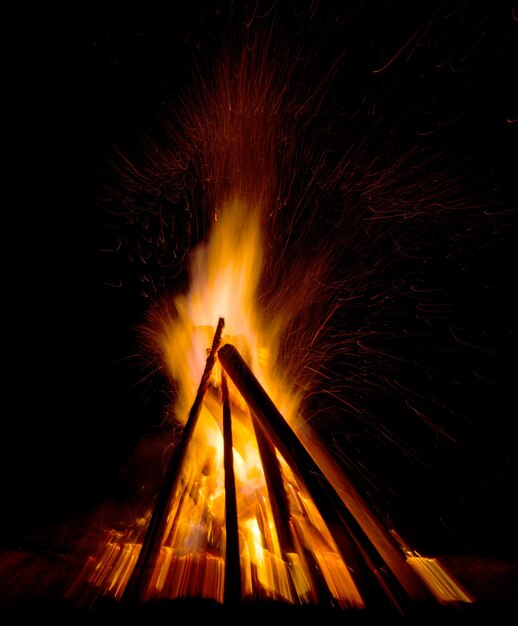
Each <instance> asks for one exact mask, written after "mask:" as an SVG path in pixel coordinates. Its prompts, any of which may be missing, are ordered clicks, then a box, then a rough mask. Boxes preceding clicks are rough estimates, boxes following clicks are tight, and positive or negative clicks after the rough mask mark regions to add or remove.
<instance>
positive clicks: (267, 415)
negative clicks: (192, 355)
mask: <svg viewBox="0 0 518 626" xmlns="http://www.w3.org/2000/svg"><path fill="white" fill-rule="evenodd" d="M218 358H219V361H220V363H221V365H222V366H223V368H224V370H225V371H226V372H227V374H228V375H229V376H230V378H231V379H232V381H233V383H234V384H235V386H236V387H237V389H238V391H239V392H240V394H241V395H242V396H243V398H244V399H245V401H246V402H247V404H248V406H249V408H250V410H251V412H252V419H253V420H254V423H257V425H258V426H259V429H261V431H263V432H264V434H265V436H266V437H267V438H268V440H270V441H271V443H272V444H273V445H274V446H275V447H276V448H277V449H278V450H279V452H280V453H281V455H282V456H283V457H284V459H285V460H286V461H287V462H288V463H289V464H290V466H291V469H292V470H293V471H294V472H296V473H297V474H298V476H299V478H300V479H301V481H302V482H303V483H304V484H305V485H306V487H307V489H308V491H309V493H310V494H311V496H312V498H313V500H314V502H315V505H316V506H317V509H318V510H319V511H320V513H321V514H322V516H323V517H324V519H325V520H326V522H327V524H328V526H329V529H330V531H331V533H332V535H333V537H334V539H335V541H336V543H337V545H338V547H339V549H340V551H341V552H342V554H343V556H344V558H345V559H346V561H347V563H348V564H349V565H350V567H351V569H352V572H353V578H354V581H355V583H356V585H357V587H358V590H359V592H360V594H361V596H362V597H363V598H364V600H365V601H366V603H367V604H371V605H373V606H383V605H384V604H387V603H388V604H389V605H390V606H392V608H395V609H396V610H397V611H398V612H399V613H403V612H404V610H403V609H404V605H406V604H409V601H410V598H409V597H408V595H407V593H406V591H405V589H404V588H403V587H402V586H401V584H400V582H399V581H398V579H397V578H396V577H395V576H394V574H393V572H392V571H391V570H390V569H389V568H388V567H387V564H386V562H385V561H384V560H383V558H382V557H381V555H380V553H379V552H378V551H377V549H376V547H375V546H374V545H373V543H372V542H371V541H370V539H369V537H368V536H367V535H366V533H365V532H364V530H363V528H362V527H361V525H360V524H359V523H358V521H357V520H356V518H355V517H354V516H353V515H352V513H351V512H350V511H349V509H348V508H347V507H346V506H345V504H344V502H343V501H342V499H341V498H340V496H339V495H338V493H337V492H336V491H335V489H334V488H333V486H332V485H331V483H330V482H329V481H328V480H327V478H326V476H325V474H324V473H323V472H322V471H321V469H320V467H319V466H318V465H317V464H316V462H315V461H314V460H313V457H312V456H311V455H310V454H309V452H308V451H307V449H306V448H305V447H304V446H303V444H302V443H301V442H300V440H299V438H298V437H297V436H296V434H295V433H294V432H293V430H292V429H291V427H290V426H289V424H288V423H287V422H286V420H285V419H284V417H283V416H282V415H281V413H280V412H279V411H278V409H277V407H276V406H275V404H274V403H273V401H272V400H271V398H270V397H269V395H268V394H267V393H266V391H265V390H264V388H263V387H262V386H261V384H260V383H259V381H258V380H257V379H256V377H255V376H254V374H253V372H252V371H251V370H250V368H249V367H248V365H247V364H246V362H245V361H244V359H243V358H242V357H241V355H240V353H239V352H238V350H237V349H236V348H235V347H234V346H233V345H231V344H226V345H224V346H222V347H221V348H220V349H219V351H218ZM260 439H261V438H260V437H259V438H258V442H260ZM263 447H264V446H263ZM267 465H269V464H267ZM270 469H272V468H271V464H270ZM274 499H276V500H277V502H278V503H282V501H283V499H282V498H279V499H277V498H274ZM405 608H406V607H405Z"/></svg>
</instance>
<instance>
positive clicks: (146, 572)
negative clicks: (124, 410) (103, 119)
mask: <svg viewBox="0 0 518 626" xmlns="http://www.w3.org/2000/svg"><path fill="white" fill-rule="evenodd" d="M224 325H225V320H224V319H223V318H222V317H220V318H219V320H218V325H217V327H216V332H215V333H214V339H213V342H212V346H211V349H210V352H209V355H208V357H207V361H206V363H205V369H204V371H203V374H202V377H201V380H200V384H199V386H198V390H197V393H196V397H195V399H194V402H193V404H192V407H191V410H190V411H189V416H188V418H187V422H186V424H185V428H184V430H183V432H182V438H181V440H180V443H179V445H178V447H177V448H176V450H175V452H174V453H173V456H172V457H171V460H170V462H169V466H168V468H167V471H166V474H165V476H164V479H163V481H162V486H161V488H160V491H159V493H158V496H157V500H156V503H155V506H154V509H153V514H152V516H151V520H150V522H149V526H148V529H147V531H146V536H145V537H144V542H143V544H142V548H141V550H140V553H139V557H138V559H137V563H136V565H135V569H134V570H133V572H132V575H131V578H130V580H129V582H128V585H127V587H126V590H125V592H124V598H125V599H133V600H140V599H143V597H144V592H145V589H146V587H147V585H148V582H149V579H150V577H151V575H152V572H153V566H154V563H155V562H156V559H157V556H158V553H159V551H160V544H161V539H162V536H163V534H164V529H165V525H166V522H167V511H168V508H169V503H170V501H171V497H172V494H174V492H175V487H176V484H177V481H178V478H179V476H180V467H181V466H182V463H183V460H184V458H185V454H186V451H187V446H188V444H189V441H190V440H191V437H192V433H193V431H194V427H195V426H196V422H197V420H198V416H199V414H200V409H201V405H202V402H203V397H204V395H205V392H206V391H207V387H208V385H209V379H210V375H211V372H212V368H213V367H214V363H215V361H216V353H217V350H218V348H219V344H220V342H221V333H222V332H223V327H224Z"/></svg>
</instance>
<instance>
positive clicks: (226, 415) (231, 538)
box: [221, 372, 242, 604]
mask: <svg viewBox="0 0 518 626" xmlns="http://www.w3.org/2000/svg"><path fill="white" fill-rule="evenodd" d="M221 394H222V402H223V446H224V460H223V463H224V467H225V527H226V552H225V603H226V604H239V603H240V602H241V600H242V597H241V595H242V594H241V564H240V561H239V534H238V522H237V497H236V482H235V478H234V460H233V452H232V415H231V411H230V398H229V395H228V384H227V376H226V374H225V372H222V373H221Z"/></svg>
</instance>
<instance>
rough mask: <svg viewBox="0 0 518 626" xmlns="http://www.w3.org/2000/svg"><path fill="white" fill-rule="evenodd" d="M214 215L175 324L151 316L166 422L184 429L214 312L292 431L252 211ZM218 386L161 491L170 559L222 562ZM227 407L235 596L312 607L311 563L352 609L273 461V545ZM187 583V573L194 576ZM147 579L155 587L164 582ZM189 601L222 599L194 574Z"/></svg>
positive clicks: (244, 442)
mask: <svg viewBox="0 0 518 626" xmlns="http://www.w3.org/2000/svg"><path fill="white" fill-rule="evenodd" d="M217 214H218V219H217V221H215V223H214V225H213V230H212V233H211V236H210V239H209V241H208V242H207V243H206V244H202V245H201V246H200V247H199V248H198V249H197V250H196V252H195V253H194V256H193V262H192V270H191V284H190V289H189V291H188V293H187V294H183V295H180V296H177V297H176V298H175V300H174V304H175V311H176V312H177V315H176V317H173V318H170V317H169V316H167V315H165V316H164V315H163V311H162V312H159V313H158V314H157V315H156V317H155V319H154V323H155V324H156V325H157V330H158V334H159V337H160V346H161V349H162V353H163V358H164V361H165V363H166V364H167V367H168V371H169V374H170V376H171V378H172V379H173V380H174V381H176V382H177V384H178V388H179V392H178V401H177V407H176V410H177V419H178V421H180V422H185V418H186V415H187V414H188V411H189V408H190V405H191V404H192V402H193V397H194V395H195V393H196V388H197V385H198V383H199V381H200V379H201V376H202V374H203V370H204V366H205V361H206V358H207V346H208V345H210V338H211V336H212V335H213V334H214V332H215V327H214V320H217V319H218V317H220V316H221V317H224V319H225V334H224V336H223V342H226V341H229V342H232V343H234V344H237V345H239V348H240V350H241V352H242V353H243V354H246V357H247V361H248V363H249V364H250V367H251V368H252V370H253V371H254V373H255V375H256V376H257V378H258V380H259V381H260V382H261V384H262V385H263V387H264V388H265V389H266V391H267V393H268V394H269V396H270V397H271V398H272V399H273V400H274V401H275V403H276V404H277V406H279V407H283V414H284V415H285V417H286V419H287V421H288V422H291V423H293V422H295V421H296V416H297V404H298V398H297V395H296V394H294V393H292V392H291V391H290V387H289V385H288V383H287V382H286V381H285V380H283V379H282V377H281V376H280V375H279V371H280V369H279V368H278V367H276V363H275V362H274V361H272V355H275V354H276V353H277V350H278V344H279V341H280V332H281V329H282V323H283V320H282V319H279V318H277V319H276V320H275V322H274V323H272V324H271V325H268V321H267V320H264V319H263V318H262V317H261V312H260V310H259V309H258V306H257V299H258V287H259V281H260V278H261V270H262V257H263V249H264V244H263V237H262V232H261V221H260V212H259V210H258V208H257V207H255V206H253V205H252V206H249V205H248V204H247V201H246V198H243V197H239V195H237V194H236V196H235V197H233V198H232V199H231V200H229V201H228V202H227V203H226V204H225V205H224V206H223V207H222V208H221V210H218V212H217ZM287 310H288V311H289V307H288V308H287ZM219 387H220V375H218V372H217V371H216V372H214V373H213V375H212V377H211V380H210V387H209V393H208V397H207V399H206V401H205V402H204V404H203V407H202V409H201V413H200V417H199V420H198V424H197V427H196V430H195V431H194V434H193V438H192V442H191V443H190V446H189V451H188V455H187V458H186V460H185V462H184V464H183V466H182V477H181V479H180V484H181V488H179V492H178V493H176V494H172V498H171V502H172V505H171V510H170V512H169V513H168V528H167V530H166V533H165V535H164V539H163V546H164V549H166V550H172V552H173V555H174V556H173V561H175V559H178V558H179V557H182V558H183V557H185V556H186V555H195V554H202V555H210V556H211V558H216V559H220V560H221V563H223V561H224V558H225V552H224V548H225V540H226V538H225V508H224V502H225V491H224V480H223V478H224V471H223V435H222V425H221V424H222V422H221V403H220V400H219ZM231 400H232V416H233V419H232V435H233V466H234V472H235V481H236V491H237V494H238V495H237V511H238V528H239V549H240V566H241V572H242V592H243V595H244V596H245V597H263V598H264V597H271V598H276V599H279V598H280V599H283V600H286V601H288V602H290V603H301V602H307V601H310V600H311V601H313V600H315V599H317V592H316V589H317V587H316V584H315V581H314V580H312V578H314V574H313V573H312V569H313V567H312V565H313V564H314V563H318V565H319V570H320V572H321V573H320V576H322V578H323V579H324V580H325V581H326V583H327V585H328V586H329V588H330V590H331V594H332V596H333V597H334V599H335V602H336V603H337V604H339V605H341V606H356V607H360V606H363V601H362V599H361V597H360V595H359V593H358V591H357V589H356V587H355V585H354V583H353V581H352V578H351V576H350V574H349V571H348V569H347V566H346V564H345V563H344V561H343V559H342V557H341V556H340V553H339V550H338V548H337V547H336V545H335V544H334V541H333V539H332V537H331V534H330V533H329V531H328V529H327V528H326V525H325V523H324V522H323V520H322V518H321V516H320V515H319V513H318V511H317V510H316V508H315V507H314V505H312V503H311V499H310V498H309V496H308V494H307V493H305V491H304V489H303V487H302V486H301V485H300V484H298V482H297V479H296V478H295V476H294V474H293V473H291V472H290V471H289V467H288V466H287V464H286V463H285V462H284V460H283V459H282V457H280V456H279V458H278V461H277V462H278V463H279V466H280V468H281V472H282V476H283V480H284V482H285V485H286V490H287V491H288V492H289V496H288V499H289V500H291V502H290V507H291V508H292V511H291V513H290V519H289V520H285V522H284V523H285V524H287V525H289V526H291V533H292V534H293V538H292V540H291V542H290V545H289V547H288V546H282V545H281V542H280V540H279V536H278V529H277V527H276V520H275V515H274V513H273V511H272V503H271V498H270V494H269V492H268V485H267V480H266V478H265V471H264V468H263V462H262V459H261V452H260V450H259V447H258V443H257V440H256V435H255V433H254V427H253V424H252V420H251V417H250V412H249V410H248V408H247V406H246V403H245V402H244V400H243V398H242V397H241V396H240V394H239V393H238V392H237V390H236V389H235V388H234V387H233V386H231ZM277 454H278V453H277ZM288 549H289V552H288V551H287V550H288ZM308 553H309V554H311V560H310V561H308V557H307V554H308ZM202 558H205V556H203V557H202ZM167 567H169V568H173V569H174V567H176V565H174V563H172V562H171V559H169V560H168V562H167ZM203 567H205V564H204V566H203ZM160 568H162V569H163V568H164V563H163V562H161V563H159V564H157V565H156V569H160ZM191 575H192V573H191ZM198 577H199V575H198V574H196V573H194V578H198ZM156 578H157V580H158V581H159V582H160V581H162V579H163V578H164V575H163V574H162V575H161V574H159V575H158V576H157V577H156ZM173 578H174V575H173ZM170 584H171V585H172V586H171V587H170V588H169V590H164V585H163V584H162V583H161V584H160V585H155V588H154V589H149V590H148V595H147V597H154V596H156V595H161V594H163V593H165V594H166V595H171V594H172V595H174V593H175V592H173V591H172V588H173V587H174V588H176V587H175V585H174V584H173V583H170ZM194 595H200V596H203V597H210V598H212V599H215V600H218V601H220V602H222V601H223V588H222V586H221V584H220V576H219V574H218V575H215V576H214V578H213V580H212V582H211V581H207V580H206V578H205V577H204V578H203V584H202V583H201V578H200V588H198V589H196V591H195V592H194Z"/></svg>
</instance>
